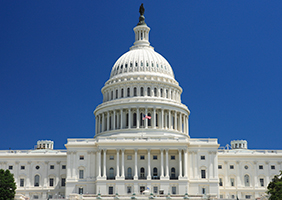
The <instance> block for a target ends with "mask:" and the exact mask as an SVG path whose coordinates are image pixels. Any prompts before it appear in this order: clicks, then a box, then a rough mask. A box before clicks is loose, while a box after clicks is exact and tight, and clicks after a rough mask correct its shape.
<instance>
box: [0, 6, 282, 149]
mask: <svg viewBox="0 0 282 200" xmlns="http://www.w3.org/2000/svg"><path fill="white" fill-rule="evenodd" d="M142 2H143V3H144V6H145V17H146V23H147V25H148V26H149V27H150V28H151V32H150V42H151V45H152V46H153V47H155V50H156V51H157V52H159V53H160V54H162V55H163V56H164V57H165V58H166V59H167V60H168V61H169V62H170V64H171V66H172V68H173V70H174V73H175V78H176V80H177V81H178V82H179V83H180V85H181V87H182V88H183V94H182V102H183V103H184V104H186V105H187V106H188V107H189V109H190V111H191V115H190V136H191V137H192V138H218V141H219V143H220V144H221V145H222V146H224V145H226V144H228V143H230V141H231V140H234V139H246V140H248V145H249V148H253V149H282V145H281V138H282V137H281V136H282V104H281V103H282V91H281V88H282V68H281V66H282V65H281V64H282V39H281V36H282V23H281V22H282V21H281V20H282V1H267V0H265V1H252V0H250V1H244V0H239V1H224V0H222V1H198V0H197V1H196V0H195V1H149V0H146V1H137V0H136V1H132V0H130V1H92V0H91V1H87V0H86V1H70V0H68V1H37V0H36V1H31V0H30V1H8V0H7V1H1V2H0V21H1V22H0V92H1V98H0V134H1V145H0V149H9V148H11V149H31V148H33V146H34V145H35V144H36V141H37V140H40V139H50V140H54V141H55V148H57V149H58V148H59V149H62V148H64V144H65V143H66V142H67V138H91V137H93V136H94V115H93V111H94V109H95V108H96V106H97V105H98V104H100V103H101V102H102V95H101V88H102V87H103V85H104V83H105V81H106V80H107V79H108V78H109V75H110V71H111V68H112V66H113V64H114V63H115V61H116V60H117V59H118V58H119V57H120V56H121V55H122V54H123V53H125V52H127V51H128V50H129V47H130V46H132V44H133V42H134V32H133V30H132V29H133V28H134V26H135V25H136V24H137V23H138V17H139V12H138V10H139V6H140V4H141V3H142Z"/></svg>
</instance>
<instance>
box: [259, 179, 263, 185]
mask: <svg viewBox="0 0 282 200" xmlns="http://www.w3.org/2000/svg"><path fill="white" fill-rule="evenodd" d="M259 182H260V186H261V187H264V180H263V178H260V179H259Z"/></svg>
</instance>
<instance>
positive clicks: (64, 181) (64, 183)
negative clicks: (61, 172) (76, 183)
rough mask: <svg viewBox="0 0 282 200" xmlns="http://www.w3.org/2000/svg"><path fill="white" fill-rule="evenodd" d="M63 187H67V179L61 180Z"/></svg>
mask: <svg viewBox="0 0 282 200" xmlns="http://www.w3.org/2000/svg"><path fill="white" fill-rule="evenodd" d="M61 186H62V187H65V186H66V178H62V180H61Z"/></svg>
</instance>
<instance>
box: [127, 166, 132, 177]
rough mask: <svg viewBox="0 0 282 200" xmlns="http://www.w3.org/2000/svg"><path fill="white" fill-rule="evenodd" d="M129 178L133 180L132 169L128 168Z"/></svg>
mask: <svg viewBox="0 0 282 200" xmlns="http://www.w3.org/2000/svg"><path fill="white" fill-rule="evenodd" d="M127 177H128V178H132V169H131V167H128V168H127Z"/></svg>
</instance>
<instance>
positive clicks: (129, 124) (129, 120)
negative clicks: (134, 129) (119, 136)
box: [128, 108, 131, 128]
mask: <svg viewBox="0 0 282 200" xmlns="http://www.w3.org/2000/svg"><path fill="white" fill-rule="evenodd" d="M128 128H131V109H130V108H129V109H128Z"/></svg>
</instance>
